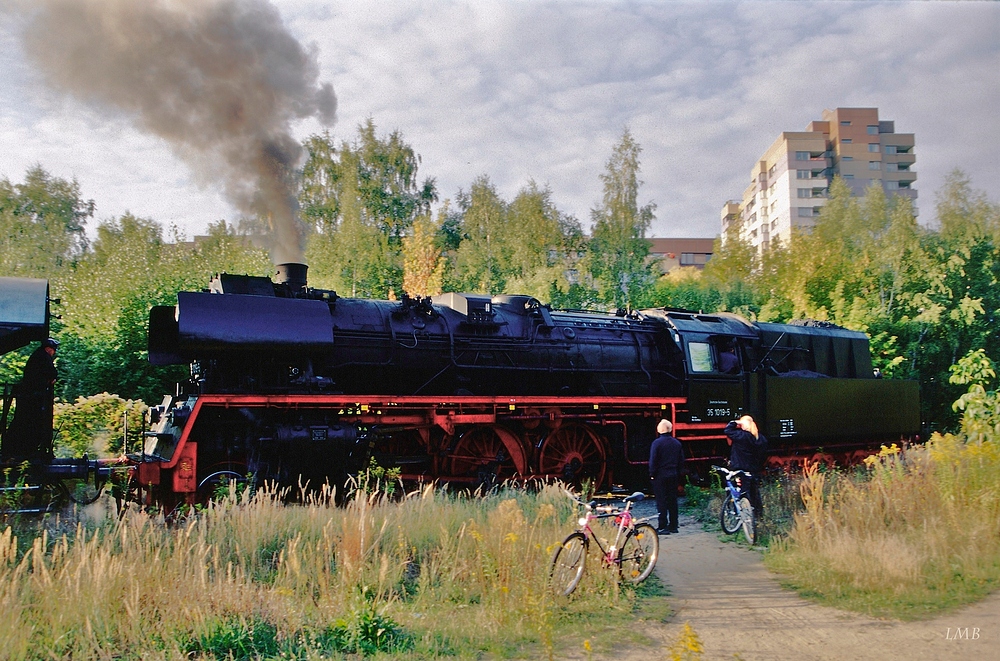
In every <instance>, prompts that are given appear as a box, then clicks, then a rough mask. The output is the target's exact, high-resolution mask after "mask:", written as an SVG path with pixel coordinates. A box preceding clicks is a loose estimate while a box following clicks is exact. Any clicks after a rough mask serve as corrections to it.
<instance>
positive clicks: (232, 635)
mask: <svg viewBox="0 0 1000 661" xmlns="http://www.w3.org/2000/svg"><path fill="white" fill-rule="evenodd" d="M206 629H207V630H206V631H205V632H204V633H202V634H201V635H200V636H198V637H197V638H196V639H195V640H194V641H192V643H191V644H190V645H189V646H188V650H187V651H188V652H189V653H195V652H200V653H202V654H210V655H212V656H214V657H215V658H217V659H233V660H234V661H251V660H252V659H260V658H268V657H274V656H277V654H278V652H279V651H280V647H279V644H278V639H277V633H278V630H277V628H276V627H275V626H274V625H273V624H271V623H270V622H266V621H264V620H261V619H253V620H249V621H247V620H245V619H243V618H240V617H230V618H227V619H225V620H219V621H215V622H212V623H210V624H209V625H208V626H207V627H206Z"/></svg>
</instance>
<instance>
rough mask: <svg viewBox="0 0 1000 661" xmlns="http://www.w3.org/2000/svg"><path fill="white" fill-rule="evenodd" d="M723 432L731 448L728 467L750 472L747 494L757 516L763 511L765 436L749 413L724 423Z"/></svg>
mask: <svg viewBox="0 0 1000 661" xmlns="http://www.w3.org/2000/svg"><path fill="white" fill-rule="evenodd" d="M724 431H725V434H726V437H727V438H728V441H729V444H730V445H731V446H732V449H731V450H730V452H729V468H731V469H732V470H742V471H746V472H748V473H750V475H751V477H750V480H749V484H748V485H747V495H749V496H750V504H751V505H753V510H754V514H755V515H756V516H758V517H760V516H761V514H763V513H764V504H763V501H762V500H761V497H760V477H759V475H760V473H761V471H762V470H763V469H764V460H765V459H766V458H767V438H765V437H764V435H763V434H761V433H760V430H758V429H757V423H756V422H754V420H753V418H752V417H750V416H749V415H745V416H743V417H742V418H740V419H739V420H733V421H732V422H730V423H729V424H727V425H726V428H725V430H724Z"/></svg>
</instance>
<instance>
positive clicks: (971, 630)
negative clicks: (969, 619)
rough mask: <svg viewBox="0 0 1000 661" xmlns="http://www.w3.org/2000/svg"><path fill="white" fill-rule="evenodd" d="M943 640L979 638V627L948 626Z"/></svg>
mask: <svg viewBox="0 0 1000 661" xmlns="http://www.w3.org/2000/svg"><path fill="white" fill-rule="evenodd" d="M944 639H945V640H979V627H955V628H954V630H953V629H952V627H948V630H947V631H946V632H945V634H944Z"/></svg>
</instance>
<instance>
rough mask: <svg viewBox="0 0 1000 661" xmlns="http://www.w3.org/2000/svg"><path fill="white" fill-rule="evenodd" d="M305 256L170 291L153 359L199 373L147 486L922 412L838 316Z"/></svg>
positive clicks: (154, 331) (624, 445) (444, 467)
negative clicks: (441, 284) (463, 280)
mask: <svg viewBox="0 0 1000 661" xmlns="http://www.w3.org/2000/svg"><path fill="white" fill-rule="evenodd" d="M306 273H307V269H306V266H305V265H302V264H281V265H279V266H278V267H277V273H276V276H275V278H274V279H273V280H272V279H271V278H267V277H255V276H247V275H232V274H220V275H217V276H216V277H214V278H213V279H212V280H211V282H210V285H209V287H208V289H207V290H204V291H200V292H180V293H178V296H177V305H176V306H163V307H155V308H153V309H152V310H151V312H150V323H149V360H150V361H151V362H152V363H154V364H157V365H168V364H189V365H190V367H191V375H190V379H189V380H188V381H186V382H185V383H182V384H179V385H178V389H177V392H176V393H175V394H174V395H170V396H167V397H165V398H164V400H163V402H162V403H160V404H159V405H157V406H155V407H152V408H151V409H150V413H149V420H148V424H149V430H148V431H147V432H146V443H145V445H144V447H143V449H142V452H141V453H139V454H137V455H134V456H133V457H132V460H133V461H134V463H135V470H136V471H137V478H138V479H137V483H138V484H139V485H140V486H141V487H142V489H144V490H145V491H146V492H145V494H144V496H143V497H144V498H145V499H147V500H157V501H161V502H166V503H170V502H182V501H185V500H186V501H193V500H195V499H197V498H199V497H201V496H202V495H204V494H205V493H206V492H207V491H210V490H211V489H213V488H214V487H215V485H217V484H219V483H220V482H221V481H224V480H229V479H243V478H244V477H245V476H247V475H251V476H254V477H255V478H256V479H258V480H261V479H265V480H275V481H277V482H279V483H283V484H288V485H294V484H297V483H304V482H309V483H311V484H313V485H315V484H319V483H323V482H330V483H333V484H337V483H342V482H343V481H344V480H346V479H347V477H348V475H350V474H353V473H355V472H357V471H360V470H363V469H364V468H365V467H366V466H368V465H369V462H370V461H371V460H372V459H374V460H375V461H376V462H377V463H378V464H379V465H380V466H383V467H387V468H389V467H396V468H398V469H399V470H400V472H401V474H402V478H403V479H404V480H413V481H431V480H438V481H442V482H448V483H450V484H457V485H467V486H469V487H480V486H486V487H488V486H491V485H493V484H496V483H498V482H501V481H503V480H508V479H511V480H530V479H533V478H559V479H562V480H565V481H568V482H573V483H580V482H583V481H585V480H586V481H589V482H590V483H592V484H593V485H594V486H598V487H600V486H611V485H613V484H621V485H627V486H633V485H636V484H646V483H647V482H648V478H647V477H646V475H647V471H646V468H645V463H646V461H647V460H648V451H649V445H650V443H651V441H652V439H653V437H654V436H655V431H654V429H655V426H656V423H657V421H658V420H659V419H661V418H667V419H669V420H671V421H672V422H673V423H674V430H675V431H674V434H675V436H677V437H678V438H679V439H680V440H681V441H682V443H683V444H684V446H685V453H686V456H687V457H688V459H689V460H690V461H691V462H693V465H694V466H707V465H708V464H710V463H712V462H718V461H721V460H724V458H725V457H726V456H727V455H728V448H727V444H726V440H725V436H724V434H723V431H722V430H723V427H724V426H725V424H726V422H727V421H729V420H732V419H734V418H736V417H739V416H740V415H743V414H750V415H753V416H754V418H755V419H756V420H757V421H758V424H759V426H760V428H761V430H762V431H763V432H764V433H765V434H766V435H767V437H768V438H769V439H770V441H771V455H772V457H771V462H772V463H775V464H781V463H790V462H795V461H801V460H802V459H803V458H806V457H810V458H814V459H815V458H826V459H829V460H839V461H850V460H851V459H852V458H853V459H857V458H858V457H860V456H865V455H866V454H867V450H868V449H870V448H872V447H873V446H877V444H879V443H882V442H889V441H898V440H900V439H901V438H904V439H905V438H913V437H915V436H916V435H917V434H918V433H919V430H920V419H919V402H918V389H917V384H916V383H915V382H913V381H901V380H890V379H881V378H878V377H877V375H876V374H874V373H873V369H872V362H871V356H870V353H869V347H868V338H867V337H866V336H865V335H864V334H863V333H859V332H854V331H849V330H846V329H843V328H840V327H836V326H833V325H830V324H818V323H812V324H802V325H794V324H787V325H786V324H770V323H751V322H749V321H747V320H745V319H743V318H741V317H739V316H737V315H734V314H727V313H718V314H700V313H696V312H692V311H684V310H676V309H669V308H667V309H649V310H642V311H638V312H619V313H617V314H602V313H595V312H587V311H573V310H553V309H551V308H550V307H549V306H547V305H543V304H542V303H540V302H539V301H538V300H536V299H534V298H531V297H529V296H517V295H503V296H493V297H490V296H484V295H475V294H458V293H450V294H443V295H440V296H434V297H428V298H419V297H418V298H410V297H408V296H405V295H404V296H403V298H402V300H399V301H380V300H362V299H354V298H341V297H338V296H337V295H336V293H335V292H333V291H328V290H321V289H314V288H311V287H309V286H308V284H307V281H306ZM725 354H728V355H725Z"/></svg>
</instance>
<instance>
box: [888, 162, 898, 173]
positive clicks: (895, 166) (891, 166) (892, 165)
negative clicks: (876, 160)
mask: <svg viewBox="0 0 1000 661" xmlns="http://www.w3.org/2000/svg"><path fill="white" fill-rule="evenodd" d="M885 171H886V172H899V163H886V164H885Z"/></svg>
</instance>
